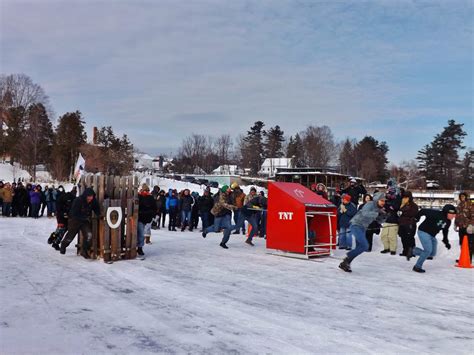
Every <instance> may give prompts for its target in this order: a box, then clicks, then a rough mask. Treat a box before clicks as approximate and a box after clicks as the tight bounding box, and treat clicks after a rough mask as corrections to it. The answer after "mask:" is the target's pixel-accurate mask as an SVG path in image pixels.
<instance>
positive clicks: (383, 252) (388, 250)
mask: <svg viewBox="0 0 474 355" xmlns="http://www.w3.org/2000/svg"><path fill="white" fill-rule="evenodd" d="M380 253H381V254H387V253H390V249H384V250H382V251H381V252H380Z"/></svg>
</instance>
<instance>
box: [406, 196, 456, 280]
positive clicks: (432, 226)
mask: <svg viewBox="0 0 474 355" xmlns="http://www.w3.org/2000/svg"><path fill="white" fill-rule="evenodd" d="M423 216H425V217H426V218H425V220H424V221H423V222H422V223H421V224H420V226H419V227H418V238H419V239H420V242H421V245H422V246H423V249H421V248H418V247H417V248H415V249H413V250H412V248H410V249H409V250H408V253H407V260H410V258H411V257H412V255H413V254H414V255H419V258H418V260H417V261H416V264H415V266H413V271H415V272H420V273H423V272H425V270H423V268H422V267H423V263H424V262H425V260H426V259H427V258H428V257H434V256H436V250H437V248H438V241H437V240H436V235H437V234H438V233H439V232H440V231H441V230H442V231H443V243H444V245H445V246H446V249H448V250H449V249H451V244H449V239H448V231H449V226H451V221H452V220H453V219H454V218H455V217H456V207H454V206H453V205H451V204H447V205H445V206H444V207H443V209H442V210H441V211H439V210H433V209H428V208H423V209H421V210H420V211H419V212H418V214H417V215H416V220H417V221H420V219H421V217H423Z"/></svg>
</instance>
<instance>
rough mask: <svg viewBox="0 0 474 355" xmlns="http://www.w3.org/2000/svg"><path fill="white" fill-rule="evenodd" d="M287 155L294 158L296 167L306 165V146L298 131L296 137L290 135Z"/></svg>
mask: <svg viewBox="0 0 474 355" xmlns="http://www.w3.org/2000/svg"><path fill="white" fill-rule="evenodd" d="M286 156H287V157H288V158H293V162H292V163H293V166H294V167H295V168H301V167H304V166H305V164H304V147H303V141H302V140H301V137H300V135H299V134H298V133H296V135H295V138H294V139H293V136H291V137H290V140H289V142H288V147H287V151H286Z"/></svg>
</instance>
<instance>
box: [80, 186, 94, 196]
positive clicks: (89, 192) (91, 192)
mask: <svg viewBox="0 0 474 355" xmlns="http://www.w3.org/2000/svg"><path fill="white" fill-rule="evenodd" d="M83 195H84V196H86V197H87V196H95V192H94V190H93V189H92V188H91V187H88V188H87V189H85V190H84V193H83Z"/></svg>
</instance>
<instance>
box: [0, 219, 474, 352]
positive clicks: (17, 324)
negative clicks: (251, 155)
mask: <svg viewBox="0 0 474 355" xmlns="http://www.w3.org/2000/svg"><path fill="white" fill-rule="evenodd" d="M54 228H55V221H54V220H52V219H47V218H41V219H39V220H31V219H23V218H1V219H0V271H1V273H0V278H1V282H0V299H1V309H0V353H2V354H105V353H107V354H149V353H178V354H182V353H192V354H228V353H231V354H239V353H240V354H254V353H259V354H263V353H265V354H270V353H271V354H306V353H308V354H309V353H318V354H325V353H337V354H348V353H363V354H395V353H416V354H472V353H473V351H474V340H473V339H474V334H473V332H474V331H473V330H474V306H473V305H474V303H473V296H474V295H473V292H474V288H473V286H474V279H473V275H474V274H473V270H469V269H459V268H456V267H454V266H453V262H454V259H456V258H457V256H458V253H459V248H458V247H457V245H456V241H457V236H456V234H455V233H454V232H452V233H451V238H450V239H451V241H452V244H453V248H452V249H451V250H450V251H447V250H446V249H445V248H444V246H443V245H442V244H440V246H439V256H438V257H436V258H435V260H433V261H427V262H426V263H425V265H424V266H425V269H426V270H427V272H426V274H417V273H414V272H412V271H411V268H412V266H413V264H414V261H411V262H407V261H406V259H404V258H402V257H400V256H398V255H397V256H391V255H382V254H380V253H379V250H380V249H381V248H380V245H379V243H378V240H377V244H376V245H375V248H374V249H375V250H374V252H372V253H366V254H364V255H362V256H361V257H360V258H358V259H356V260H355V261H354V262H353V270H354V271H353V273H352V274H347V273H344V272H342V271H341V270H339V269H338V268H337V265H338V263H339V262H340V259H341V258H342V256H343V252H340V251H336V254H335V257H333V258H324V259H318V261H316V262H313V261H304V260H297V259H290V258H283V257H278V256H273V255H268V254H266V250H265V247H264V240H262V239H256V247H254V248H252V247H250V246H248V245H246V244H244V243H243V236H241V235H238V236H235V235H234V236H232V238H231V241H230V242H229V244H228V245H229V247H230V249H229V250H224V249H222V248H220V247H219V245H218V244H219V241H220V237H221V236H220V235H217V234H209V235H208V237H207V238H206V239H203V238H202V237H201V235H200V234H199V233H198V232H184V233H180V232H168V231H167V230H166V231H164V230H158V231H153V236H152V241H153V244H152V245H149V246H148V245H147V246H146V247H145V253H146V256H147V257H146V260H132V261H121V262H116V263H114V264H112V265H107V264H104V263H103V262H101V261H87V260H85V259H83V258H82V257H78V256H76V255H75V250H74V248H72V247H71V248H69V249H68V253H67V255H65V256H62V255H60V254H59V253H58V252H56V251H55V250H53V249H52V248H51V247H50V246H49V245H48V244H47V243H46V239H47V237H48V235H49V234H50V232H51V231H52V230H53V229H54Z"/></svg>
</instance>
